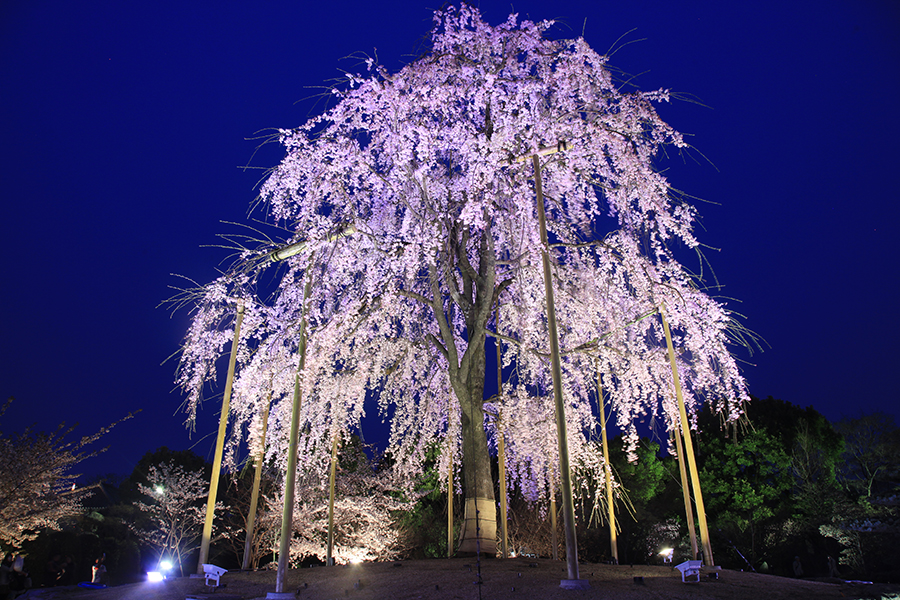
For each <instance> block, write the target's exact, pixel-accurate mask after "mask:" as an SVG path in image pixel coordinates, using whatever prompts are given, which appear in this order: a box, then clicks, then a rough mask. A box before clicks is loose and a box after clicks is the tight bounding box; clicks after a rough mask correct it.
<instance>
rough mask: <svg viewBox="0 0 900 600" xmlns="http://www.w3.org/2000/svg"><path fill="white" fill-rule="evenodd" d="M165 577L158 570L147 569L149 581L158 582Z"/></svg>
mask: <svg viewBox="0 0 900 600" xmlns="http://www.w3.org/2000/svg"><path fill="white" fill-rule="evenodd" d="M165 578H166V576H165V575H163V574H162V573H160V572H159V571H147V581H149V582H150V583H159V582H160V581H162V580H164V579H165Z"/></svg>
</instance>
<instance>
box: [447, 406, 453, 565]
mask: <svg viewBox="0 0 900 600" xmlns="http://www.w3.org/2000/svg"><path fill="white" fill-rule="evenodd" d="M452 424H453V409H452V408H451V409H450V415H449V417H448V421H447V437H448V444H449V452H450V461H449V465H448V466H447V558H453V439H452V438H451V437H450V436H451V435H452V433H451V431H452V429H453V428H452Z"/></svg>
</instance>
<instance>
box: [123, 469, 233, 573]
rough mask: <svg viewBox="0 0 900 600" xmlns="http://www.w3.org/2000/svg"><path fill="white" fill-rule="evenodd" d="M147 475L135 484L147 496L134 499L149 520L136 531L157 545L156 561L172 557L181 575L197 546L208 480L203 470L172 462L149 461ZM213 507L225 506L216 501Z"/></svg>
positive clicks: (154, 546) (204, 508)
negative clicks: (145, 481) (145, 479)
mask: <svg viewBox="0 0 900 600" xmlns="http://www.w3.org/2000/svg"><path fill="white" fill-rule="evenodd" d="M147 479H148V482H149V483H148V485H144V484H142V483H138V484H137V486H138V490H139V491H140V492H141V494H143V495H144V496H145V497H146V501H141V502H137V508H138V509H139V510H140V511H141V512H143V513H144V514H145V515H146V516H148V517H149V523H148V524H146V525H144V526H143V527H140V528H136V533H137V534H138V535H139V536H140V538H141V539H142V540H143V541H144V542H146V543H147V544H149V545H150V546H152V547H153V548H155V549H156V552H157V556H158V561H157V564H158V563H159V561H162V560H163V559H165V558H171V559H172V560H173V562H176V563H177V564H178V567H179V569H180V570H181V575H182V576H184V561H185V560H186V559H187V557H188V555H189V554H190V553H191V552H193V551H194V550H196V549H197V548H199V544H198V540H199V539H200V534H201V533H202V528H203V521H204V518H205V515H206V512H205V511H206V503H205V502H204V501H203V500H204V498H206V495H207V492H208V482H207V481H206V479H205V478H204V477H203V473H202V472H197V471H186V470H185V469H183V468H182V467H181V466H180V465H178V464H175V463H174V462H164V463H161V464H159V465H150V467H149V468H148V470H147ZM216 508H217V509H222V508H224V506H222V505H221V503H217V506H216Z"/></svg>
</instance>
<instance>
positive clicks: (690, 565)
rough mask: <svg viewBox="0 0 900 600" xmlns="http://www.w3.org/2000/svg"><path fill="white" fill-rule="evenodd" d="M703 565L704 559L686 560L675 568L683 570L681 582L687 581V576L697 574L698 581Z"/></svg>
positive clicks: (698, 580)
mask: <svg viewBox="0 0 900 600" xmlns="http://www.w3.org/2000/svg"><path fill="white" fill-rule="evenodd" d="M702 566H703V561H702V560H686V561H684V562H683V563H681V564H680V565H675V568H676V569H678V570H679V571H681V582H682V583H687V581H686V580H685V577H691V576H693V575H696V576H697V583H699V582H700V567H702Z"/></svg>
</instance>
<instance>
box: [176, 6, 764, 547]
mask: <svg viewBox="0 0 900 600" xmlns="http://www.w3.org/2000/svg"><path fill="white" fill-rule="evenodd" d="M552 25H553V23H552V22H550V21H544V22H540V23H535V22H531V21H519V20H518V19H517V16H516V15H511V16H510V17H509V19H508V20H507V21H506V22H505V23H503V24H501V25H498V26H496V27H495V26H491V25H488V24H487V23H485V22H484V21H483V20H482V18H481V16H480V14H479V12H478V11H477V10H476V9H474V8H471V7H469V6H467V5H462V6H460V7H458V8H457V7H448V8H444V9H441V10H438V11H437V12H436V13H435V15H434V29H433V30H432V38H431V39H432V43H431V48H430V50H429V51H428V52H427V53H426V54H425V55H424V56H422V57H421V58H419V59H418V60H416V61H414V62H412V63H411V64H409V65H408V66H406V67H405V68H403V69H401V70H400V71H399V72H397V73H389V72H388V71H387V70H386V69H384V68H382V67H381V66H379V65H378V64H377V63H376V62H375V61H374V60H371V59H369V60H366V66H367V68H368V70H367V71H366V72H365V73H362V74H360V73H348V74H347V76H346V81H345V83H344V84H342V85H340V86H337V87H335V88H334V89H332V90H331V95H332V96H333V106H332V107H331V108H329V109H328V110H326V111H325V112H324V113H322V114H321V115H320V116H318V117H315V118H313V119H311V120H309V121H308V122H307V123H305V124H303V125H301V126H299V127H297V128H294V129H283V130H280V131H279V132H278V140H279V141H280V143H281V144H282V145H283V146H284V149H285V157H284V159H283V160H282V162H281V163H280V164H279V165H278V166H277V167H275V168H274V169H273V170H272V172H271V174H270V176H269V177H268V179H267V180H266V181H265V183H264V184H263V186H262V189H261V194H260V195H261V200H262V201H263V204H264V206H265V208H266V214H267V217H268V218H269V219H271V221H272V222H273V223H274V224H276V225H278V226H279V227H282V228H284V229H286V230H287V231H290V232H292V233H291V236H290V237H289V239H286V240H283V241H282V244H294V243H299V242H304V243H305V246H304V251H303V252H300V253H297V254H296V255H294V256H292V257H290V258H288V259H287V260H285V261H283V263H282V266H281V267H280V268H279V270H278V271H277V276H276V279H277V289H276V291H275V293H274V294H273V295H271V296H269V297H267V298H266V299H265V300H261V299H259V298H257V297H256V294H257V291H256V289H257V282H258V278H259V277H260V275H261V273H262V272H263V271H264V270H266V269H272V267H267V266H265V265H268V264H269V263H270V262H271V259H272V258H273V257H275V258H277V256H276V255H273V251H275V250H276V248H277V247H278V246H279V245H281V244H275V243H264V244H261V245H260V246H256V247H252V248H251V247H247V246H245V247H244V248H243V249H242V253H241V256H240V258H239V260H238V261H237V263H236V264H235V266H234V268H233V269H232V270H231V271H230V272H228V273H227V274H226V275H225V276H223V277H222V278H221V279H219V280H217V281H215V282H213V283H212V284H209V285H208V286H206V288H205V289H204V290H203V297H202V299H201V300H200V302H199V304H198V309H197V312H196V313H195V318H194V323H193V327H192V328H191V330H190V331H189V333H188V337H187V341H186V345H185V349H184V353H183V356H182V363H181V371H180V383H181V384H182V385H183V386H184V388H185V389H186V390H187V391H188V393H189V401H188V405H189V407H190V410H191V411H195V410H196V406H197V402H198V401H199V399H200V397H201V395H202V389H203V386H204V384H205V382H206V381H208V379H209V378H211V377H214V376H215V368H214V363H215V360H216V358H217V357H218V356H219V355H220V354H221V352H222V351H223V349H224V347H225V346H226V344H227V343H228V342H229V340H230V335H229V333H228V331H227V329H228V322H229V319H230V317H229V315H231V314H233V312H234V303H235V302H236V301H238V300H240V301H241V302H243V303H245V306H246V307H247V314H246V316H245V321H244V328H245V331H246V332H247V333H245V334H242V336H241V341H240V347H239V351H238V368H237V372H236V376H235V384H234V397H233V399H232V406H233V410H234V415H233V419H234V421H235V424H236V425H238V427H236V428H235V429H234V431H242V430H247V429H253V426H252V423H254V422H256V421H257V420H258V414H259V413H260V412H261V410H262V403H263V402H264V401H265V402H268V400H264V399H269V398H271V403H272V413H271V414H272V417H271V420H270V423H271V431H272V433H271V435H270V436H269V438H268V439H270V440H272V441H271V442H270V445H269V447H268V450H267V452H268V453H269V457H270V459H273V460H276V461H278V462H279V463H280V464H282V465H284V463H285V459H284V455H285V453H286V452H285V448H286V446H287V437H288V436H287V427H286V425H285V423H287V422H288V421H289V419H290V414H289V413H290V406H291V397H292V393H293V386H294V382H295V377H299V381H300V387H301V389H302V396H303V404H302V409H301V410H302V413H301V424H302V425H301V436H302V440H301V441H300V443H301V448H302V451H301V453H300V456H301V461H300V462H301V464H300V465H299V466H298V468H303V469H316V470H318V471H319V472H321V473H324V472H325V469H326V465H327V461H328V454H329V444H330V441H331V440H332V439H333V438H334V435H336V433H338V432H341V431H346V430H349V429H352V428H358V427H359V425H360V420H361V419H362V417H363V415H364V414H365V399H366V398H367V397H370V398H377V403H378V407H379V410H380V411H381V412H382V413H383V414H385V415H387V414H391V415H392V419H391V424H390V427H391V429H390V439H389V451H390V453H391V455H392V456H393V459H394V460H395V461H396V469H397V470H398V472H401V473H405V474H406V475H407V476H410V477H409V478H410V479H412V477H411V476H412V475H414V474H416V473H417V472H418V471H419V470H420V469H421V468H422V463H423V460H424V459H425V456H426V452H427V449H428V448H429V447H431V446H433V445H435V444H437V445H439V446H440V447H441V448H443V451H442V454H441V459H440V460H441V462H440V463H439V465H438V468H439V469H441V471H440V472H441V473H446V472H447V470H448V469H450V468H454V466H453V465H451V464H450V461H451V460H454V461H455V460H457V459H458V458H459V457H461V462H460V463H459V464H457V465H456V466H455V468H461V473H462V488H463V491H464V493H465V497H466V505H465V511H466V516H467V521H466V524H465V526H464V531H463V533H462V539H461V545H460V547H459V550H460V551H463V552H474V551H477V550H480V551H482V552H488V553H493V552H494V551H495V549H496V533H495V532H496V505H495V500H494V483H493V481H492V479H491V470H490V459H489V446H488V444H489V440H488V437H489V435H491V436H496V434H497V430H496V429H495V428H493V427H490V426H489V427H486V425H485V409H486V407H485V400H484V388H485V379H486V375H487V374H486V372H485V371H486V339H487V337H493V338H494V339H495V340H496V343H499V344H501V347H502V363H503V365H504V369H505V372H508V373H511V376H510V377H508V378H507V381H505V382H504V389H503V394H502V395H501V396H499V397H498V398H502V406H493V407H488V408H489V409H490V410H489V412H490V413H492V414H497V413H498V411H499V410H500V409H502V414H503V428H504V430H505V440H506V443H507V446H506V447H507V465H508V467H509V469H510V473H511V481H512V482H513V483H514V484H515V485H518V486H520V487H521V488H522V489H523V490H524V491H525V492H526V496H527V497H529V498H532V499H536V500H537V499H540V498H546V497H547V494H548V493H549V490H550V489H551V484H552V482H554V481H557V480H558V478H559V472H558V470H559V461H558V452H557V449H556V430H555V428H554V426H553V422H554V421H553V411H554V408H553V400H552V396H551V392H550V391H549V390H552V383H551V369H550V360H549V357H550V350H549V348H550V346H549V336H548V321H547V316H546V311H547V308H546V306H545V301H544V283H543V278H542V271H541V268H542V267H541V252H542V250H543V249H546V250H547V251H548V252H549V254H550V260H551V265H552V275H553V279H552V281H553V284H552V285H553V289H554V294H555V296H556V298H557V299H556V313H557V319H558V322H559V344H560V348H561V355H562V365H561V370H562V387H563V397H564V401H565V407H566V418H567V421H566V426H567V430H568V435H569V439H570V453H571V454H572V457H573V463H574V464H581V465H591V464H593V465H600V466H598V467H597V468H598V469H599V468H602V460H601V459H598V458H597V457H596V456H595V454H593V453H592V451H591V449H590V448H589V443H588V439H587V438H586V435H585V432H587V431H589V430H590V429H591V428H593V427H594V426H595V420H596V408H595V407H596V396H595V394H596V381H597V372H598V368H599V370H600V372H601V374H602V377H603V382H604V393H605V394H606V395H607V397H608V402H609V403H610V405H611V406H612V407H613V410H614V411H615V414H616V418H617V421H618V425H619V426H620V427H622V428H623V429H624V430H625V431H626V432H627V434H628V435H629V438H630V439H631V440H632V442H636V439H637V433H636V429H635V423H636V422H637V421H638V420H641V419H646V418H653V419H656V421H657V422H659V423H663V424H664V425H665V427H666V428H667V429H672V428H675V427H676V426H677V423H678V410H677V408H676V406H675V402H674V394H673V382H672V379H673V378H672V371H671V368H670V366H669V362H668V356H667V354H666V344H665V338H664V334H663V330H662V326H661V323H660V320H659V317H658V315H657V314H656V313H657V310H658V307H659V306H660V305H665V309H666V314H667V316H668V319H669V322H670V324H671V327H672V329H673V335H674V337H675V343H676V347H677V348H678V356H677V364H678V369H679V372H680V376H681V380H682V382H683V386H684V393H685V402H686V404H687V407H688V412H689V414H694V413H695V412H696V409H697V408H698V406H699V405H700V404H701V403H706V404H707V405H708V406H709V407H710V408H711V409H712V410H714V411H718V412H720V413H721V414H722V415H723V416H724V418H725V419H733V418H735V417H736V416H738V414H739V413H740V410H741V408H740V407H741V403H742V402H743V401H745V400H747V399H748V397H747V393H746V389H745V384H744V381H743V379H742V377H741V375H740V373H739V371H738V369H737V367H736V364H735V361H734V359H733V358H732V356H731V355H730V353H729V344H731V343H733V342H734V341H735V340H736V339H737V341H740V330H739V329H736V327H735V324H734V321H733V319H732V316H731V314H730V313H729V312H728V311H727V309H726V308H725V306H724V305H723V304H721V303H719V302H717V301H716V300H714V299H713V298H711V297H710V296H709V295H707V294H706V293H705V292H704V291H703V289H702V288H701V285H700V282H699V281H698V280H697V279H696V278H694V277H693V276H692V275H691V274H690V273H689V272H688V271H687V270H686V269H685V268H684V267H683V266H682V265H681V264H680V263H679V261H678V260H676V257H675V255H674V254H673V250H672V248H673V247H676V246H681V247H683V248H697V247H698V242H697V240H696V239H695V237H694V235H693V231H692V226H693V221H694V218H695V210H694V209H693V208H692V207H691V206H690V205H689V204H688V203H686V202H685V201H684V199H683V197H682V196H681V195H679V194H678V193H676V192H675V191H674V190H673V189H672V188H671V187H670V186H669V185H668V183H667V181H666V179H665V177H664V176H663V175H662V174H661V173H660V172H659V171H658V170H656V169H655V168H654V162H655V161H656V160H658V158H659V156H660V153H661V152H663V151H664V149H666V148H672V149H674V150H675V151H681V150H683V149H686V148H687V146H686V144H685V142H684V140H683V138H682V136H681V135H680V134H679V133H678V132H677V131H675V130H674V129H673V128H672V127H670V126H669V125H667V124H666V123H664V122H663V121H662V120H661V119H660V118H659V116H658V115H657V113H656V111H655V109H654V103H659V102H667V101H669V94H668V92H666V91H665V90H659V91H653V92H640V91H626V90H623V89H622V87H621V86H619V85H617V83H616V81H615V79H614V77H613V75H612V72H611V70H610V68H609V66H608V64H607V58H606V57H605V56H602V55H600V54H597V53H596V52H594V51H593V50H592V49H591V48H590V47H589V46H588V44H587V42H585V40H584V39H583V38H577V39H562V40H554V39H551V38H550V37H548V33H549V30H550V29H551V27H552ZM548 148H549V149H550V151H547V149H548ZM554 150H555V151H554ZM533 155H538V157H539V158H538V163H539V168H540V176H541V182H542V185H543V198H544V203H545V206H544V208H545V211H546V226H547V230H548V244H546V245H545V244H543V243H542V241H541V237H540V235H539V229H538V221H537V219H538V216H537V209H536V193H535V186H536V183H537V181H536V178H535V169H534V164H535V162H534V161H533V160H532V156H533ZM270 274H271V273H270ZM307 282H309V284H310V285H309V288H308V289H309V293H308V294H305V293H304V289H305V288H306V283H307ZM495 306H496V307H499V313H500V319H499V322H500V323H502V327H501V328H499V329H498V327H497V325H496V322H495V318H494V316H493V315H494V309H495ZM302 323H305V324H306V327H308V329H307V330H306V331H307V333H308V342H307V345H306V362H305V365H304V368H303V369H302V371H300V372H298V355H297V353H298V349H299V335H300V334H299V332H300V330H301V324H302ZM487 376H490V375H487ZM192 414H193V413H192ZM685 426H687V425H685ZM241 427H243V428H244V429H241ZM232 437H233V438H234V442H238V441H240V437H241V435H240V434H237V433H236V434H233V436H232ZM251 437H252V435H251ZM451 457H453V458H451ZM579 460H580V462H579ZM557 485H558V484H557ZM476 513H477V515H478V516H477V521H476V516H475V515H476ZM476 523H477V525H476Z"/></svg>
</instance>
